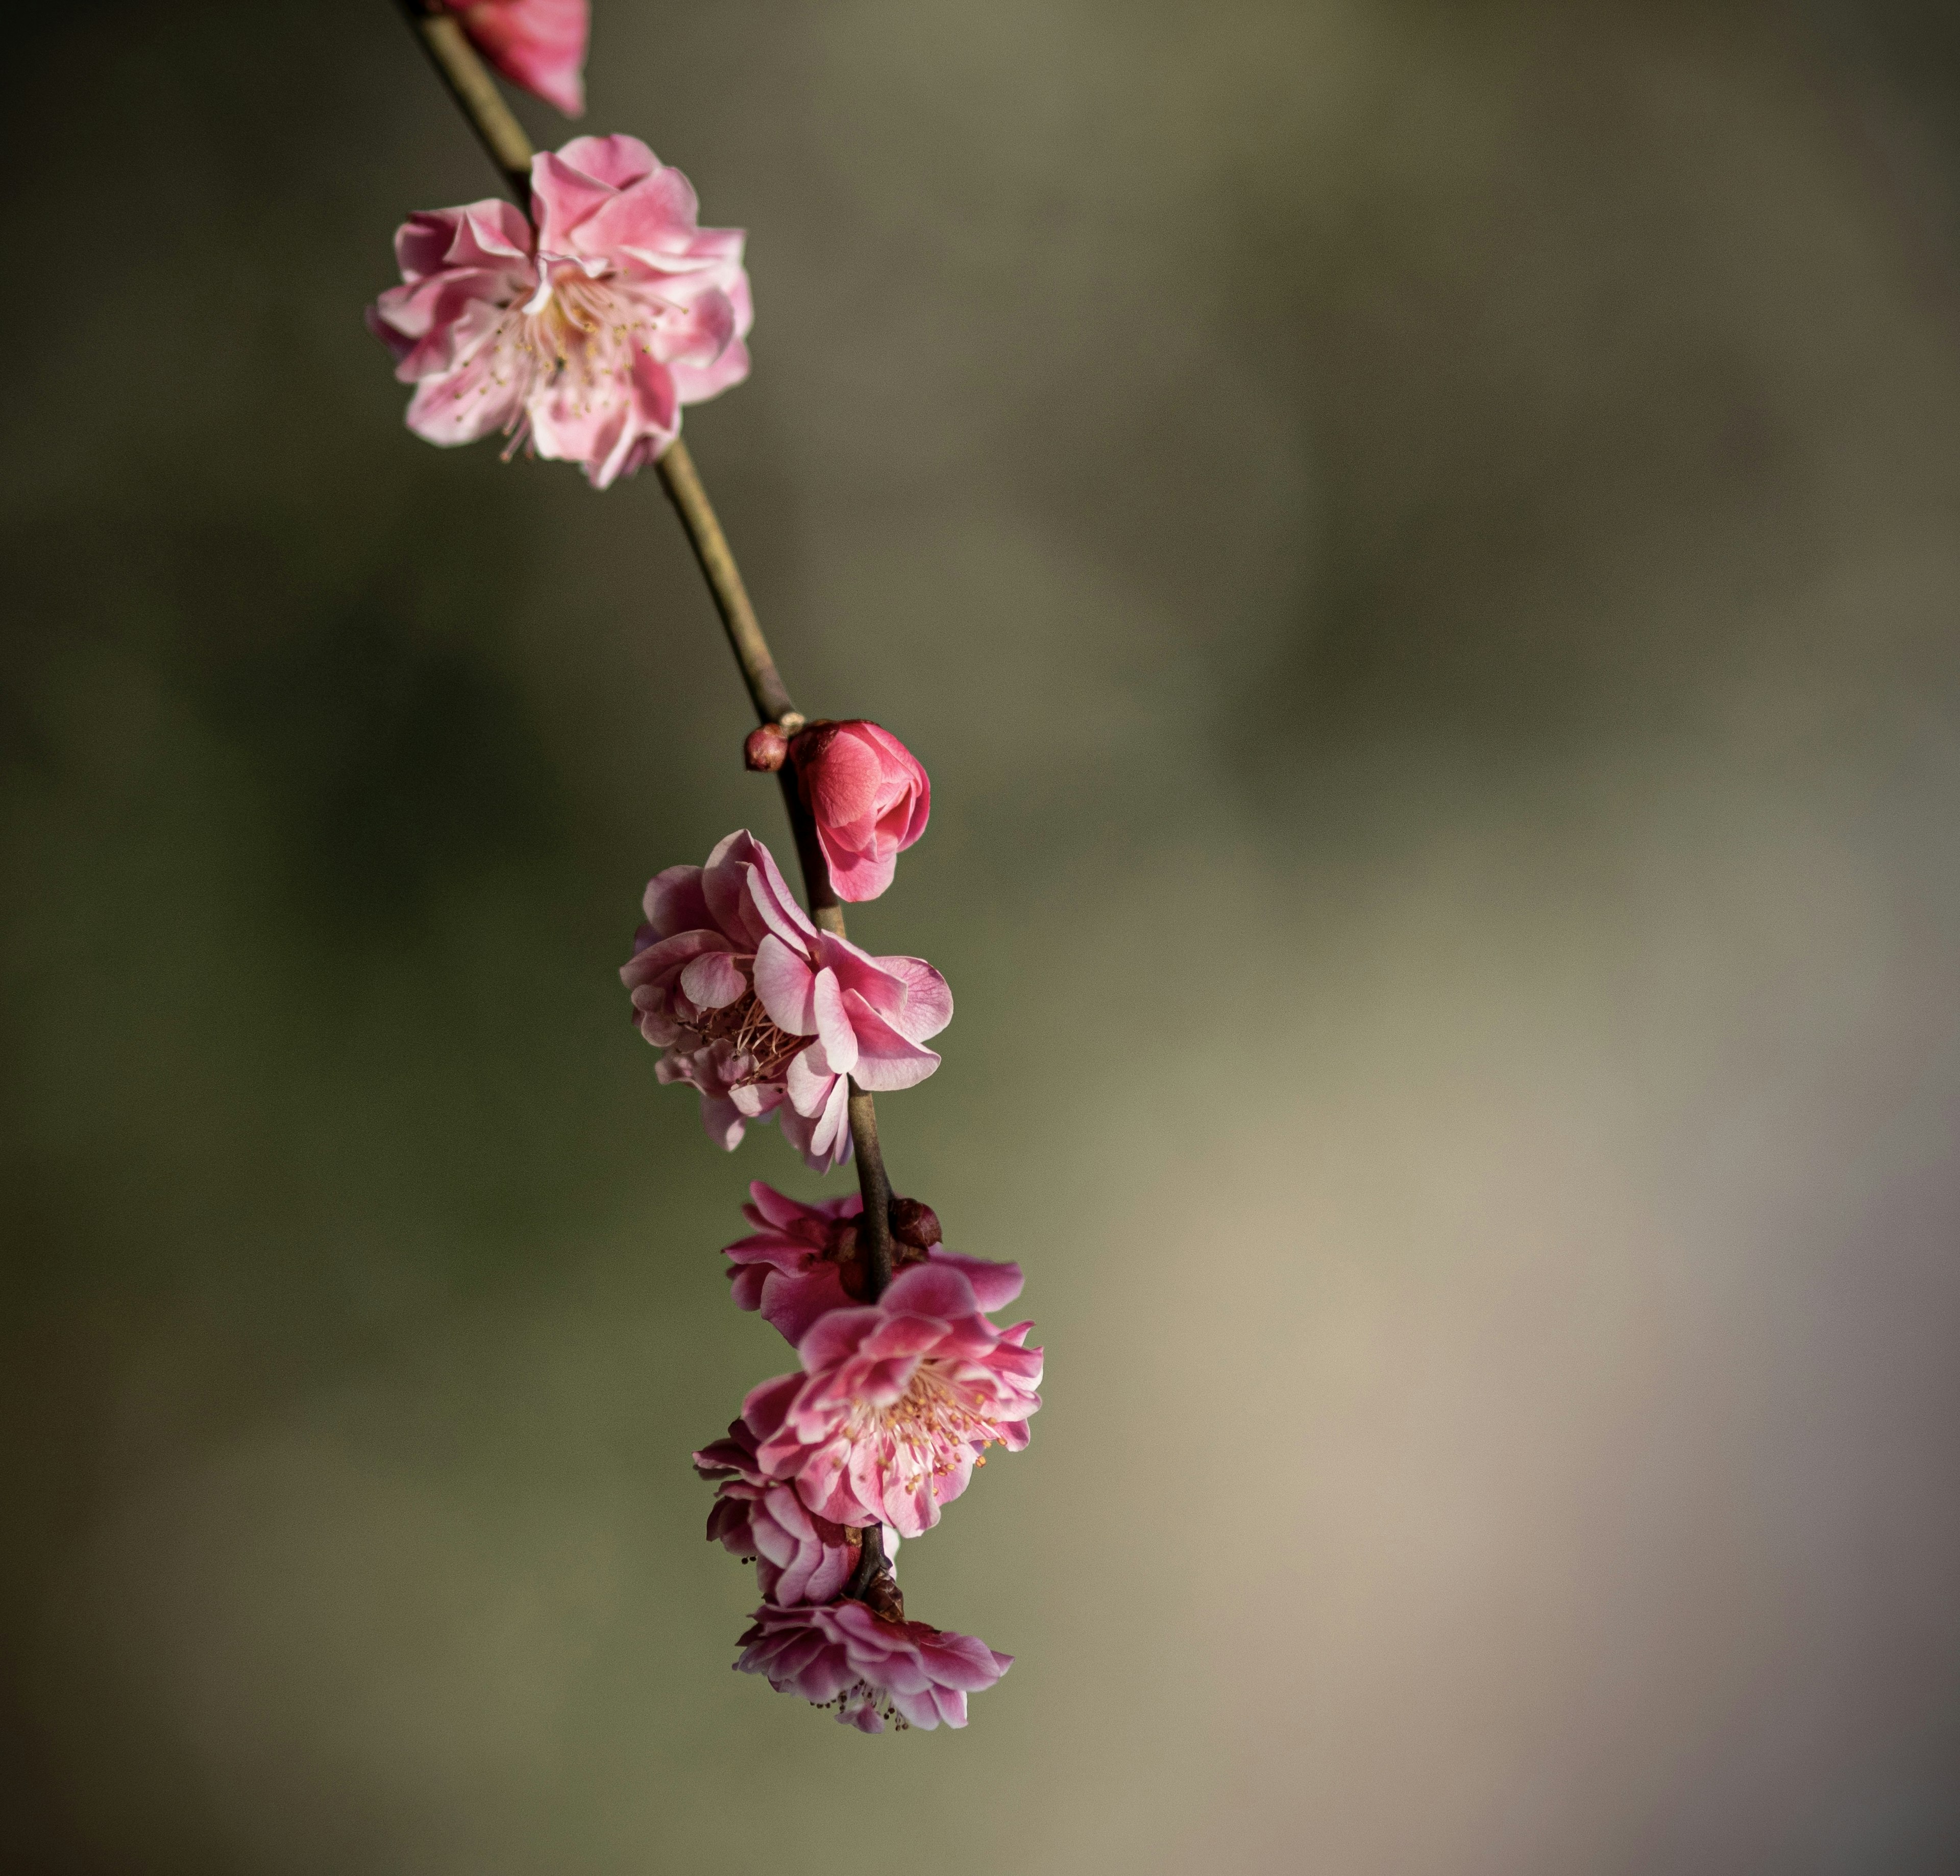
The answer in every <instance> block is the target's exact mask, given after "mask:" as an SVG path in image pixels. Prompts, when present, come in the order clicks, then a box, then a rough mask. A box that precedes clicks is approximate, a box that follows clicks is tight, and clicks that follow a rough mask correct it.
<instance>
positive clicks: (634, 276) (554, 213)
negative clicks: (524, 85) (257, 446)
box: [368, 137, 753, 489]
mask: <svg viewBox="0 0 1960 1876" xmlns="http://www.w3.org/2000/svg"><path fill="white" fill-rule="evenodd" d="M531 202H532V208H533V212H534V213H535V214H536V216H537V217H538V225H537V227H536V229H535V231H534V230H533V227H532V225H531V223H530V221H529V220H528V219H527V218H526V216H525V215H523V212H522V211H521V210H520V209H516V208H514V207H513V206H512V205H511V203H509V202H472V203H470V204H469V205H468V206H467V207H465V208H460V209H431V210H429V211H427V212H424V213H422V214H418V215H412V216H410V217H409V219H408V220H407V221H406V222H404V223H403V225H402V227H401V228H400V229H399V231H397V233H396V236H395V257H396V260H397V261H398V262H399V263H400V266H401V269H402V279H403V285H400V286H399V287H390V288H389V289H388V290H387V292H385V293H383V295H381V297H380V299H378V300H377V301H376V302H375V303H374V305H373V306H372V307H371V308H369V310H368V326H369V327H370V329H371V330H372V331H373V332H374V334H375V336H377V338H379V339H380V340H381V341H382V342H383V343H384V344H385V345H386V346H387V347H388V349H389V350H390V352H393V354H394V355H395V359H396V366H395V375H396V377H398V378H399V379H400V380H401V381H403V383H404V384H413V385H415V386H416V387H417V389H416V391H415V396H414V397H412V398H411V399H410V400H409V415H408V423H409V428H410V429H411V430H412V431H414V432H415V434H416V435H418V436H419V437H422V438H425V439H426V440H427V441H429V442H431V443H441V444H450V443H473V442H475V441H476V440H477V438H479V437H484V436H488V435H490V434H491V432H493V431H501V432H504V434H505V435H508V437H509V438H511V449H512V450H515V449H516V448H517V447H518V445H519V444H525V445H527V447H529V448H531V449H533V450H535V451H536V453H537V454H539V455H540V456H546V457H558V458H562V459H563V460H566V461H569V462H578V463H584V465H585V473H586V475H587V478H588V479H590V482H591V483H592V485H593V487H594V488H597V489H603V488H605V487H606V486H608V485H609V483H612V482H613V480H614V479H616V478H617V477H619V476H622V475H631V474H632V473H633V472H634V471H635V470H637V469H639V468H641V467H643V466H644V464H646V463H650V462H651V461H652V460H654V457H657V456H658V455H659V454H660V451H662V450H663V449H665V448H667V444H669V443H670V442H672V441H673V438H674V437H675V435H676V434H677V433H678V432H679V428H680V407H681V406H682V405H683V404H695V403H700V402H701V401H702V399H704V398H707V397H714V395H715V394H716V393H717V392H719V391H723V390H727V388H728V387H729V386H730V385H731V384H740V382H741V381H742V380H743V378H745V377H747V376H748V374H749V353H748V349H747V348H746V346H744V345H743V342H742V341H743V335H744V334H746V333H747V331H748V330H749V323H750V321H751V320H752V318H753V313H752V311H751V308H750V305H749V277H748V276H747V275H746V273H745V272H743V269H742V240H743V236H742V231H741V230H740V228H701V227H698V226H697V225H696V223H695V196H694V190H693V189H692V186H690V185H689V182H688V180H687V178H686V177H685V176H683V175H682V174H681V173H680V171H679V170H676V169H668V168H665V167H663V166H662V165H661V164H660V162H659V161H658V160H657V158H655V157H654V153H653V151H651V150H649V149H648V148H647V146H646V145H644V143H642V142H640V140H639V139H638V138H637V137H574V139H572V141H571V142H569V143H568V144H567V145H565V148H563V149H562V150H560V151H556V152H555V153H554V152H552V151H540V152H539V154H537V155H536V157H534V158H532V160H531Z"/></svg>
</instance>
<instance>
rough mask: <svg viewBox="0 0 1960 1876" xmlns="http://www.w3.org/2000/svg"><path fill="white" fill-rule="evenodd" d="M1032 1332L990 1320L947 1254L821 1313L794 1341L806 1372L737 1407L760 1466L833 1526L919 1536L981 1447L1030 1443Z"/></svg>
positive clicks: (1034, 1397)
mask: <svg viewBox="0 0 1960 1876" xmlns="http://www.w3.org/2000/svg"><path fill="white" fill-rule="evenodd" d="M994 1268H996V1269H998V1268H999V1266H994ZM1019 1279H1020V1272H1018V1271H1014V1272H1013V1276H1012V1285H1013V1287H1012V1289H1011V1290H1010V1291H1009V1292H1008V1294H1009V1295H1010V1296H1011V1295H1013V1294H1014V1293H1015V1292H1018V1291H1019V1289H1020V1281H1019ZM1002 1280H1003V1282H1006V1281H1007V1279H1005V1278H1003V1279H1002ZM1032 1327H1033V1324H1032V1323H1017V1324H1016V1325H1015V1326H1014V1327H1013V1328H1011V1329H1007V1330H1001V1329H998V1328H996V1327H994V1324H993V1323H991V1322H990V1321H989V1320H988V1319H987V1317H985V1315H984V1314H982V1313H981V1307H980V1301H979V1298H978V1296H977V1295H975V1286H974V1284H973V1282H972V1279H971V1278H970V1277H969V1276H967V1274H966V1272H965V1271H964V1270H963V1269H957V1268H955V1267H953V1265H952V1264H951V1263H950V1261H938V1260H934V1261H928V1262H927V1263H922V1264H915V1265H913V1266H912V1268H910V1269H907V1270H904V1271H902V1272H900V1273H899V1275H898V1276H896V1277H895V1278H893V1280H892V1283H891V1285H890V1287H889V1288H888V1289H886V1292H885V1293H884V1295H883V1296H881V1297H880V1298H879V1299H878V1301H877V1302H875V1303H870V1304H862V1305H860V1306H857V1307H851V1308H845V1309H832V1310H831V1311H828V1312H827V1313H826V1314H823V1315H822V1316H819V1317H817V1319H816V1321H815V1322H814V1323H813V1324H812V1325H811V1326H810V1329H809V1330H808V1331H807V1333H805V1335H804V1336H803V1339H802V1341H801V1342H800V1343H799V1344H798V1345H797V1355H798V1356H799V1358H800V1359H801V1361H802V1362H803V1372H802V1373H801V1374H785V1375H781V1376H779V1377H778V1378H776V1379H775V1380H774V1381H765V1382H764V1383H763V1384H762V1386H760V1387H757V1388H756V1389H755V1390H753V1392H752V1393H750V1394H749V1397H748V1399H747V1400H745V1401H744V1402H743V1403H742V1417H743V1419H744V1420H745V1421H746V1422H747V1423H748V1425H749V1429H750V1430H751V1432H753V1434H754V1435H755V1438H756V1464H757V1467H758V1468H759V1470H760V1471H761V1472H762V1473H763V1474H764V1475H765V1476H767V1477H768V1478H771V1479H794V1480H795V1481H796V1486H797V1492H798V1493H799V1494H800V1495H801V1497H802V1499H803V1503H804V1504H805V1505H807V1506H808V1507H809V1508H810V1510H811V1511H815V1512H816V1513H818V1514H819V1515H820V1516H822V1517H825V1518H829V1519H830V1520H832V1522H834V1523H836V1524H879V1523H883V1524H891V1525H893V1526H894V1527H896V1529H897V1530H898V1531H899V1534H900V1535H901V1536H903V1537H918V1535H919V1534H920V1533H921V1532H922V1531H924V1530H928V1529H929V1528H930V1527H931V1526H932V1525H934V1524H937V1523H938V1522H939V1514H940V1506H941V1505H947V1504H950V1502H952V1501H953V1499H956V1498H957V1497H959V1495H960V1493H961V1492H963V1491H965V1490H966V1483H967V1480H968V1479H969V1478H970V1477H971V1476H972V1471H973V1468H974V1467H975V1464H983V1463H985V1462H984V1457H983V1455H984V1454H985V1449H986V1448H987V1447H988V1446H989V1445H991V1444H997V1443H998V1444H1000V1445H1001V1446H1004V1447H1005V1448H1007V1450H1008V1451H1010V1452H1019V1451H1020V1450H1021V1448H1023V1447H1024V1446H1026V1444H1027V1443H1028V1425H1027V1422H1028V1416H1029V1415H1030V1414H1031V1413H1034V1412H1035V1410H1036V1409H1037V1408H1038V1407H1039V1406H1040V1405H1041V1396H1040V1395H1039V1393H1036V1391H1035V1390H1036V1388H1037V1387H1039V1385H1040V1382H1041V1374H1042V1355H1041V1351H1040V1350H1039V1349H1030V1348H1029V1347H1027V1346H1026V1342H1027V1335H1028V1331H1029V1329H1030V1328H1032Z"/></svg>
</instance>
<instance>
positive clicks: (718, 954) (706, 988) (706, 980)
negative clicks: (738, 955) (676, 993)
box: [680, 951, 749, 1010]
mask: <svg viewBox="0 0 1960 1876" xmlns="http://www.w3.org/2000/svg"><path fill="white" fill-rule="evenodd" d="M680 987H681V989H682V991H683V992H684V993H685V994H686V995H687V996H688V997H689V999H691V1000H692V1002H695V1004H697V1005H698V1006H699V1007H700V1008H702V1009H704V1010H719V1009H723V1008H726V1007H727V1005H729V1004H730V1003H733V1002H736V1001H737V999H740V998H741V997H743V996H745V995H747V994H748V989H749V983H748V979H746V977H744V976H743V975H742V970H741V967H740V965H738V964H737V963H736V961H735V960H734V959H733V958H732V957H730V956H729V954H727V952H726V951H704V952H703V953H702V954H701V956H699V957H697V958H695V960H693V962H692V963H690V964H689V965H687V966H686V968H685V969H683V971H682V972H681V973H680Z"/></svg>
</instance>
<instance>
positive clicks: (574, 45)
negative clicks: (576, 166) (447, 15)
mask: <svg viewBox="0 0 1960 1876" xmlns="http://www.w3.org/2000/svg"><path fill="white" fill-rule="evenodd" d="M443 5H444V6H445V7H447V9H448V10H449V11H450V12H451V13H453V14H455V15H456V16H457V22H458V24H460V25H461V27H462V28H463V31H464V32H466V33H468V34H469V43H471V44H472V45H473V46H475V47H476V49H477V50H478V51H479V52H480V53H482V55H483V56H484V57H485V59H487V60H488V61H489V62H490V64H491V65H492V68H494V69H495V70H496V71H498V72H501V74H502V75H504V77H505V78H508V79H509V80H510V81H511V83H512V84H516V85H521V86H522V87H523V88H524V90H526V91H530V92H533V93H535V94H536V95H537V96H538V97H541V98H543V100H545V102H546V104H555V105H556V106H557V107H558V109H559V110H562V111H563V112H564V113H565V115H566V116H568V117H582V116H584V114H585V77H584V72H585V41H586V38H587V34H588V33H590V30H591V19H590V10H589V8H587V4H586V0H443Z"/></svg>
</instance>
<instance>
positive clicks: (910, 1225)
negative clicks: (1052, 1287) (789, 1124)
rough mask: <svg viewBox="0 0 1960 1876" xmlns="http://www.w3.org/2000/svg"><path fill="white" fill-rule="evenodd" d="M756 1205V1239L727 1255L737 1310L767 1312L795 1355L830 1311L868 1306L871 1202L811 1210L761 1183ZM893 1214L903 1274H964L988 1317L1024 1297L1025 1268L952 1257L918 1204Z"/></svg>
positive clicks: (834, 1202) (750, 1212)
mask: <svg viewBox="0 0 1960 1876" xmlns="http://www.w3.org/2000/svg"><path fill="white" fill-rule="evenodd" d="M863 1214H864V1199H862V1198H861V1196H859V1195H858V1193H847V1194H845V1196H842V1197H841V1198H836V1199H819V1200H818V1201H817V1202H816V1204H814V1205H805V1204H803V1202H801V1201H800V1200H799V1199H791V1198H787V1197H785V1196H784V1195H783V1194H782V1193H780V1192H778V1191H777V1190H775V1188H774V1187H773V1186H766V1185H765V1184H764V1183H762V1180H759V1179H758V1180H752V1181H751V1182H750V1183H749V1203H748V1204H746V1205H745V1206H743V1208H742V1215H743V1217H744V1218H746V1219H747V1220H748V1221H749V1223H750V1224H751V1225H754V1226H755V1227H756V1231H755V1233H754V1234H753V1236H751V1237H743V1238H740V1239H738V1240H737V1241H736V1242H735V1243H733V1244H730V1245H729V1246H728V1247H727V1249H726V1250H724V1252H723V1253H722V1254H723V1255H724V1257H727V1259H728V1260H729V1264H730V1269H729V1272H728V1275H729V1277H730V1280H731V1282H732V1285H733V1292H734V1298H735V1306H736V1307H737V1308H738V1309H759V1310H760V1311H762V1319H763V1320H764V1321H765V1322H767V1323H771V1324H772V1325H773V1326H774V1327H775V1328H777V1329H778V1330H781V1332H782V1336H783V1339H784V1340H785V1341H786V1342H788V1343H789V1344H790V1346H791V1347H792V1348H794V1347H795V1346H796V1345H797V1343H800V1342H801V1341H802V1339H803V1336H804V1334H805V1333H806V1332H807V1330H809V1328H810V1325H811V1324H812V1323H814V1322H815V1321H816V1319H817V1317H819V1316H821V1315H823V1314H824V1313H825V1312H826V1311H829V1310H832V1309H842V1308H845V1307H848V1305H850V1304H853V1303H861V1302H862V1301H864V1260H863V1257H862V1256H861V1253H860V1250H859V1247H858V1219H859V1218H861V1216H862V1215H863ZM912 1214H917V1215H918V1217H919V1218H922V1219H923V1220H925V1221H930V1222H929V1224H926V1223H921V1222H920V1221H918V1220H916V1219H915V1218H914V1217H913V1216H912ZM893 1250H894V1252H895V1253H896V1261H897V1263H899V1266H901V1267H904V1266H908V1265H911V1264H915V1263H923V1262H928V1261H929V1262H931V1263H937V1264H940V1265H943V1266H946V1267H947V1268H948V1269H954V1270H957V1271H959V1272H961V1273H962V1274H963V1276H965V1277H966V1279H967V1281H968V1282H969V1283H971V1284H972V1285H973V1293H974V1295H975V1298H977V1299H978V1303H979V1306H980V1307H981V1308H982V1309H983V1310H994V1309H1004V1308H1006V1307H1007V1305H1008V1304H1010V1303H1011V1302H1012V1301H1013V1300H1014V1298H1016V1297H1017V1296H1018V1295H1020V1293H1021V1267H1020V1265H1019V1264H1017V1263H988V1261H987V1260H985V1258H982V1257H959V1256H958V1255H956V1253H953V1252H952V1251H950V1250H947V1249H946V1248H945V1247H944V1246H943V1245H942V1244H940V1242H939V1221H938V1219H937V1218H934V1216H933V1215H932V1212H931V1209H930V1208H929V1207H928V1206H922V1205H919V1204H918V1203H917V1202H915V1201H912V1200H908V1199H900V1200H899V1202H898V1203H897V1205H896V1206H894V1207H893Z"/></svg>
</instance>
